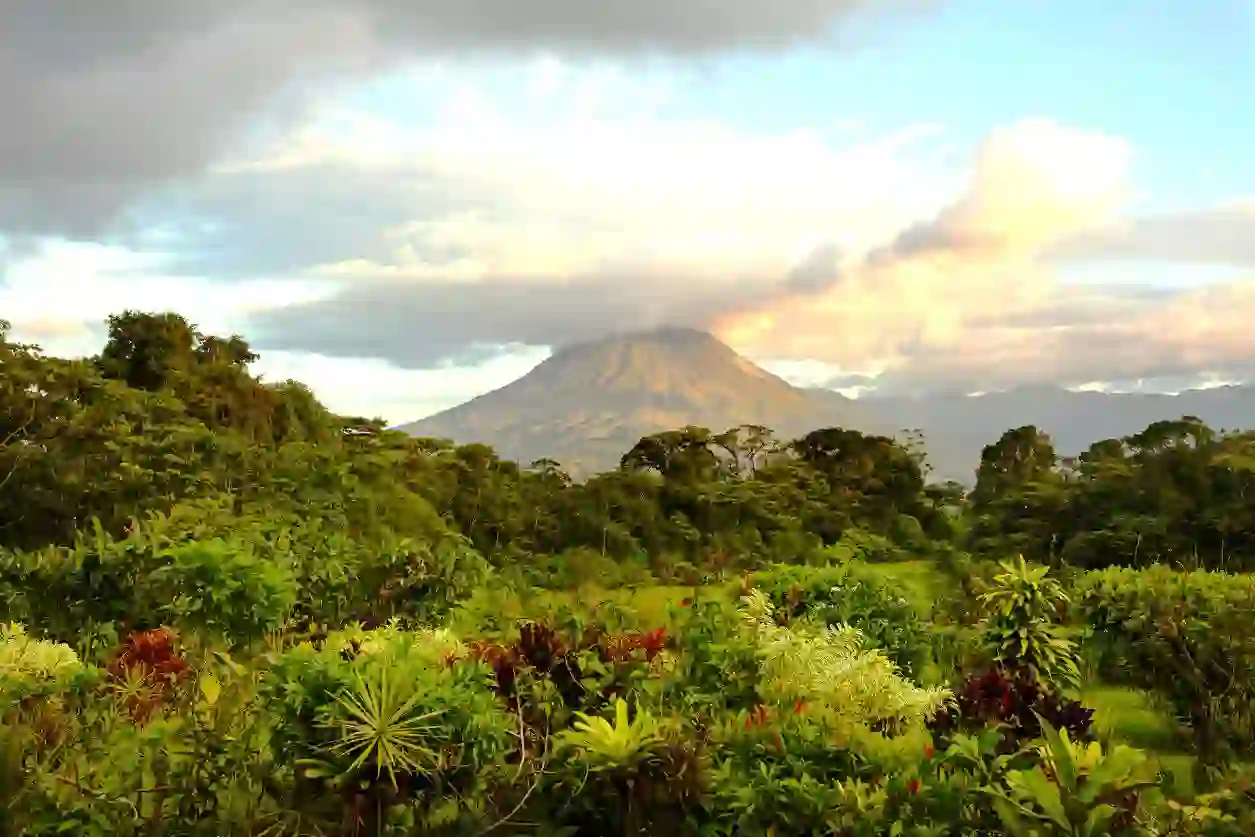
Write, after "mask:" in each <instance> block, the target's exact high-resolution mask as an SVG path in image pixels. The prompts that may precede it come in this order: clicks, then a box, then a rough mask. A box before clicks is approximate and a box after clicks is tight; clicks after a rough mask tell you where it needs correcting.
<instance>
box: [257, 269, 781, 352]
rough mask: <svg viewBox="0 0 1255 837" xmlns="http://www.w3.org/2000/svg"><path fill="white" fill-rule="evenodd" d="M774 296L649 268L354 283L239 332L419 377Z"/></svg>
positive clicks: (743, 283)
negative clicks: (567, 275) (377, 361)
mask: <svg viewBox="0 0 1255 837" xmlns="http://www.w3.org/2000/svg"><path fill="white" fill-rule="evenodd" d="M772 292H773V289H772V288H771V287H770V286H764V283H763V282H762V280H761V277H744V279H743V280H738V279H737V278H735V277H729V278H727V279H726V280H725V281H720V282H719V283H717V284H709V283H701V282H694V281H692V280H688V281H686V280H685V279H684V278H683V277H676V276H666V275H660V274H656V273H651V272H650V271H648V270H640V271H635V272H632V271H624V272H623V273H622V274H619V275H607V274H596V275H589V276H581V277H574V278H571V279H569V280H567V281H550V280H546V281H534V280H528V279H520V278H518V277H509V276H501V277H496V278H490V279H487V280H484V281H477V282H474V283H467V282H465V281H434V280H426V279H425V280H423V281H409V282H402V281H395V282H394V281H388V280H375V281H361V282H354V283H346V284H345V285H344V286H343V290H342V291H341V292H340V293H339V294H337V295H336V296H334V297H331V298H329V299H326V300H321V301H317V302H310V303H302V304H297V305H292V306H288V307H286V308H281V309H275V310H271V311H266V312H263V313H260V314H258V315H256V316H255V317H254V318H253V320H252V322H251V323H250V324H249V327H248V329H247V333H248V334H249V336H250V339H251V340H252V341H253V342H254V343H255V344H256V345H257V346H258V347H261V348H267V347H269V348H275V349H285V350H294V351H309V352H318V353H320V354H324V355H328V356H333V357H335V356H338V357H381V358H386V359H387V360H390V361H392V362H393V363H396V364H397V365H399V366H402V367H405V368H410V369H425V368H431V367H434V366H437V365H440V364H441V363H442V362H446V361H449V360H457V361H463V360H465V359H466V358H467V357H469V356H470V355H468V352H469V353H471V354H474V355H476V356H477V357H478V358H479V359H480V360H482V359H483V357H482V352H483V348H484V347H489V346H504V345H509V344H519V345H530V346H561V345H565V344H568V343H576V342H583V341H589V340H596V339H600V338H602V337H605V336H606V335H607V334H611V333H615V332H626V331H637V330H644V329H651V328H660V327H663V326H681V327H696V328H704V327H707V326H708V325H709V323H710V322H712V321H713V320H715V319H717V318H718V317H719V316H721V315H723V314H726V313H729V312H731V311H736V310H742V309H743V308H745V307H752V306H753V305H754V304H756V303H757V302H759V301H761V299H762V298H763V297H764V296H766V295H767V294H769V293H772Z"/></svg>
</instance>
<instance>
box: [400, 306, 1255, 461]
mask: <svg viewBox="0 0 1255 837" xmlns="http://www.w3.org/2000/svg"><path fill="white" fill-rule="evenodd" d="M1182 415H1194V416H1198V417H1199V418H1200V419H1202V420H1203V421H1205V422H1207V423H1208V424H1210V425H1212V426H1213V427H1216V428H1217V429H1221V428H1223V429H1238V428H1246V427H1255V388H1253V387H1250V386H1244V385H1237V386H1227V387H1216V388H1212V389H1199V390H1187V391H1184V392H1182V393H1180V394H1177V395H1168V394H1154V393H1128V394H1124V393H1120V394H1113V393H1101V392H1090V391H1081V392H1077V391H1071V390H1066V389H1063V388H1061V387H1049V386H1025V387H1021V388H1018V389H1014V390H1008V391H1005V392H996V393H988V394H984V395H978V396H967V395H959V394H932V395H919V396H875V395H871V396H866V397H863V398H860V399H851V398H847V397H846V396H843V395H841V394H840V393H837V392H835V391H833V390H828V389H819V388H804V387H798V386H795V385H793V384H790V383H789V382H788V381H786V380H784V379H783V378H781V377H779V376H778V375H775V374H773V373H771V372H769V371H768V370H766V369H763V368H762V367H760V366H758V365H756V364H754V363H752V362H751V361H749V360H748V359H746V358H745V357H743V356H741V355H740V354H738V353H737V352H736V351H735V350H733V349H732V348H731V347H729V346H727V345H726V344H724V343H722V342H721V341H719V340H718V339H717V338H715V337H714V336H713V335H710V334H708V333H706V332H703V331H700V330H697V329H691V328H675V327H668V328H660V329H653V330H650V331H643V332H629V333H625V334H619V335H613V336H609V337H605V338H601V339H599V340H595V341H590V342H586V343H578V344H572V345H569V346H565V347H562V348H559V349H558V350H557V351H555V352H554V353H553V354H552V355H551V356H550V357H549V358H548V359H546V360H545V361H543V362H542V363H540V364H539V365H537V366H536V367H535V368H534V369H532V370H531V371H530V372H528V373H527V374H526V375H523V376H522V377H520V378H518V379H516V380H514V381H511V382H510V383H508V384H506V385H505V386H503V387H499V388H498V389H495V390H492V391H491V392H486V393H484V394H482V395H478V396H476V397H474V398H472V399H470V400H468V401H466V402H464V403H462V404H459V405H457V406H455V407H452V408H450V409H448V410H444V411H442V412H440V413H436V414H434V415H432V416H428V417H426V418H423V419H419V420H418V421H414V422H409V423H407V424H403V425H399V426H398V428H397V429H399V430H403V431H405V432H407V433H410V434H411V435H415V436H429V437H437V438H448V439H452V440H454V441H455V442H457V443H459V444H466V443H470V442H482V443H484V444H488V445H491V446H492V447H493V448H494V449H496V450H497V452H498V453H499V454H500V455H501V456H503V457H505V458H508V459H514V460H517V461H519V462H521V463H523V464H526V463H529V462H532V461H534V460H537V459H541V458H550V459H554V460H557V461H558V462H560V463H562V465H563V466H564V467H566V468H567V469H568V470H569V471H570V472H571V473H572V474H573V475H577V476H588V475H590V474H592V473H595V472H598V471H603V470H608V469H610V468H613V467H615V466H616V465H617V464H618V461H619V458H620V457H621V456H622V455H623V454H624V453H625V452H627V450H628V449H630V448H631V447H632V445H634V444H635V443H636V442H637V440H639V439H640V438H641V437H642V436H645V435H648V434H650V433H656V432H659V431H662V430H672V429H676V428H679V427H683V426H685V425H698V426H702V427H708V428H710V429H711V430H715V431H721V430H725V429H727V428H730V427H735V426H738V425H741V424H761V425H765V426H767V427H770V428H771V429H772V430H773V431H775V433H776V436H777V438H780V439H789V438H795V437H797V436H801V435H803V434H805V433H807V432H809V431H811V430H814V429H817V428H819V427H831V426H839V427H847V428H850V429H855V430H860V431H863V432H865V433H881V434H884V435H895V434H898V433H900V432H901V431H903V430H906V429H912V430H915V429H918V430H920V431H922V432H923V434H924V437H925V443H926V451H927V453H928V456H929V461H930V464H931V465H932V466H933V470H934V478H936V479H955V480H958V481H960V482H970V481H971V480H972V477H973V474H974V471H975V469H976V466H977V464H978V463H979V459H980V453H981V449H982V448H983V447H984V446H985V445H987V444H990V443H991V442H994V441H995V440H996V439H997V438H998V437H999V436H1000V435H1001V434H1002V433H1003V432H1004V431H1006V430H1008V429H1011V428H1014V427H1020V426H1023V425H1026V424H1032V425H1035V426H1037V427H1038V428H1040V429H1042V430H1044V431H1045V432H1046V433H1048V434H1050V436H1051V438H1052V440H1053V441H1054V443H1055V447H1056V449H1057V450H1058V451H1059V453H1060V454H1061V455H1074V454H1077V453H1080V452H1082V451H1083V450H1085V448H1087V447H1088V446H1089V445H1090V444H1091V443H1093V442H1095V441H1098V440H1101V439H1106V438H1113V437H1119V436H1125V435H1129V434H1132V433H1136V432H1138V431H1140V430H1142V429H1144V428H1145V427H1146V426H1147V425H1148V424H1150V423H1151V422H1153V421H1157V420H1161V419H1175V418H1180V417H1181V416H1182Z"/></svg>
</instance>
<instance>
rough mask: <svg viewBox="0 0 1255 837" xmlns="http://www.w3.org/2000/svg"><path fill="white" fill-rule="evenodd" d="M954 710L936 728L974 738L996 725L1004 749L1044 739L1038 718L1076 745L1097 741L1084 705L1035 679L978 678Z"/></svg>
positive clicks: (994, 675) (962, 693) (989, 675)
mask: <svg viewBox="0 0 1255 837" xmlns="http://www.w3.org/2000/svg"><path fill="white" fill-rule="evenodd" d="M955 703H956V706H954V707H953V708H951V709H948V710H945V711H943V712H941V713H940V714H939V715H938V716H937V717H935V718H934V719H933V721H932V723H931V725H930V726H931V728H932V730H933V731H934V732H936V733H939V734H941V735H945V734H948V733H952V732H955V731H965V732H971V731H975V730H980V729H984V728H986V727H989V726H991V725H1002V726H1003V727H1004V728H1005V730H1006V736H1005V740H1004V744H1005V746H1006V747H1007V748H1011V749H1014V748H1015V747H1017V746H1018V745H1019V744H1021V743H1023V742H1025V741H1029V740H1032V739H1034V738H1037V737H1039V736H1040V735H1041V732H1042V730H1041V722H1040V720H1039V716H1040V717H1041V718H1044V719H1045V720H1046V721H1047V722H1048V723H1049V724H1050V725H1051V726H1053V727H1054V728H1055V729H1059V730H1066V731H1067V733H1068V736H1069V737H1070V738H1071V739H1072V740H1073V741H1088V740H1092V738H1093V729H1092V727H1093V718H1094V711H1093V710H1092V709H1087V708H1086V707H1085V706H1083V705H1082V704H1081V703H1080V701H1076V700H1068V699H1066V698H1062V697H1060V696H1059V695H1058V694H1057V693H1056V692H1054V691H1052V690H1048V689H1045V688H1043V687H1042V685H1041V684H1040V683H1039V682H1038V681H1036V680H1034V679H1033V678H1031V677H1027V676H1024V675H1019V676H1014V675H1010V676H1009V675H1008V674H1007V673H1006V672H1003V671H1000V670H998V669H993V670H990V671H986V672H984V673H982V674H978V675H976V676H974V677H972V678H971V679H970V680H968V681H967V682H966V683H964V684H963V686H962V688H960V689H959V690H958V692H957V694H956V695H955Z"/></svg>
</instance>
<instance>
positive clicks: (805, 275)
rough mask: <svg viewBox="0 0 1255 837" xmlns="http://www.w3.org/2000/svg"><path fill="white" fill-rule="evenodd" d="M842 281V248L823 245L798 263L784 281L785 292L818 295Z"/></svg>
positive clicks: (833, 245)
mask: <svg viewBox="0 0 1255 837" xmlns="http://www.w3.org/2000/svg"><path fill="white" fill-rule="evenodd" d="M840 281H841V248H840V247H838V246H837V245H836V244H823V245H820V246H819V247H816V248H815V249H814V250H813V251H811V253H810V254H809V255H808V256H807V257H806V258H804V259H803V260H802V261H800V262H798V264H797V266H796V267H795V268H793V270H792V271H790V272H789V275H788V276H787V277H786V278H785V280H784V288H785V290H788V291H792V292H794V293H800V294H807V293H818V292H820V291H823V290H827V289H828V288H831V287H832V286H833V285H835V284H837V283H838V282H840Z"/></svg>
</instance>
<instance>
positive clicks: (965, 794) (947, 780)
mask: <svg viewBox="0 0 1255 837" xmlns="http://www.w3.org/2000/svg"><path fill="white" fill-rule="evenodd" d="M5 331H6V330H5V328H4V327H3V325H2V324H0V626H3V627H0V835H9V834H12V835H19V834H20V835H44V834H48V835H51V834H67V833H68V834H82V835H141V834H143V835H207V836H208V835H213V837H227V836H228V835H262V834H267V835H280V834H289V835H298V834H299V835H336V836H337V837H338V836H339V835H385V834H387V835H407V834H432V835H451V836H452V835H456V836H457V837H482V836H483V835H488V834H517V835H522V834H529V835H579V836H581V837H582V835H614V834H623V835H629V834H630V835H637V834H658V835H703V837H716V836H717V835H765V834H766V835H772V834H774V835H796V834H817V835H841V837H845V836H846V835H852V836H854V837H861V836H862V835H868V836H869V837H870V835H920V837H922V836H923V835H956V837H957V835H970V834H988V835H1038V837H1047V835H1095V837H1096V836H1097V835H1107V834H1111V835H1186V834H1199V835H1216V837H1220V836H1221V835H1224V837H1229V835H1233V836H1234V837H1236V835H1241V834H1250V833H1255V794H1253V793H1252V785H1251V779H1252V774H1251V772H1250V771H1249V769H1248V768H1247V767H1245V766H1244V765H1245V762H1246V760H1248V759H1251V758H1252V757H1255V753H1253V752H1252V750H1253V749H1255V732H1253V731H1252V730H1255V714H1253V713H1252V709H1251V707H1252V705H1253V703H1252V701H1255V653H1253V652H1252V646H1251V643H1252V642H1253V641H1255V639H1253V637H1255V623H1253V622H1252V620H1253V619H1255V616H1253V615H1252V614H1255V586H1253V584H1255V582H1252V581H1251V577H1249V576H1246V575H1241V574H1231V573H1233V572H1239V571H1242V570H1246V569H1248V567H1247V562H1248V561H1255V517H1253V516H1252V514H1253V513H1252V512H1251V511H1250V506H1249V504H1248V503H1247V502H1246V486H1247V484H1248V481H1249V480H1251V479H1252V472H1253V471H1255V436H1251V435H1249V434H1242V433H1235V434H1222V433H1218V432H1214V431H1212V430H1210V429H1209V428H1206V427H1205V426H1203V425H1202V424H1201V423H1200V422H1198V421H1196V420H1194V419H1188V418H1187V419H1182V420H1181V421H1179V422H1164V423H1160V424H1156V425H1153V426H1152V427H1151V428H1148V429H1147V430H1146V431H1145V432H1143V433H1140V434H1137V435H1135V436H1132V437H1129V438H1127V439H1122V440H1109V441H1106V442H1100V443H1098V444H1096V445H1094V446H1093V447H1092V448H1091V449H1090V450H1089V451H1088V452H1087V453H1086V454H1084V455H1083V456H1081V457H1080V458H1078V459H1077V460H1076V461H1061V460H1060V459H1059V457H1057V456H1056V455H1055V452H1054V451H1053V449H1052V448H1051V445H1050V443H1049V440H1048V439H1047V438H1045V437H1044V435H1043V434H1041V433H1039V432H1037V431H1036V430H1035V429H1034V428H1032V427H1025V428H1019V429H1015V430H1012V431H1008V433H1007V434H1005V435H1004V436H1003V438H1002V439H1001V440H998V441H996V442H994V443H993V444H991V445H990V446H989V447H988V448H987V449H986V451H985V454H984V456H983V458H982V461H981V463H980V467H979V469H978V470H977V473H976V484H975V486H974V488H973V490H972V491H971V492H970V494H969V493H967V492H965V491H964V490H963V488H962V487H961V486H956V485H954V484H946V485H935V484H931V483H930V482H929V481H928V467H927V463H926V461H925V459H924V457H923V456H922V455H921V454H920V453H919V450H918V448H917V447H916V446H915V445H913V444H909V443H907V442H900V441H897V440H894V439H890V438H887V437H880V436H869V435H866V434H862V433H859V432H856V431H852V430H848V429H841V428H820V429H817V430H815V431H814V432H812V433H809V434H808V435H806V436H804V437H803V438H801V439H796V440H775V439H774V438H773V437H772V434H771V431H770V430H769V429H767V428H764V427H758V426H745V427H739V428H734V429H731V430H728V431H726V432H715V431H711V430H709V429H705V428H699V427H687V428H681V429H677V430H674V431H668V432H663V433H658V434H654V435H650V436H647V437H645V438H643V439H641V440H640V441H639V442H638V443H637V444H636V445H635V446H634V447H633V448H632V449H631V450H629V451H627V452H626V453H625V454H624V456H623V459H622V462H621V466H620V468H618V469H617V470H615V471H613V472H610V473H606V474H601V475H598V476H595V477H592V478H590V479H588V480H586V481H583V482H576V481H573V480H572V479H570V477H569V476H567V475H566V474H565V473H564V472H563V471H562V469H561V466H560V464H559V463H556V462H552V461H548V460H542V461H539V462H535V463H531V464H530V465H527V466H520V465H519V464H517V463H513V462H509V461H504V460H502V459H500V458H499V457H498V456H497V455H496V454H495V453H494V451H493V450H491V449H490V448H488V447H486V446H484V445H476V444H472V445H455V444H453V443H451V442H448V441H442V440H433V439H414V438H410V437H407V436H405V435H404V434H400V433H397V432H392V431H389V430H387V429H385V428H384V426H383V424H382V422H380V421H376V420H367V419H362V418H350V417H342V416H336V415H334V414H332V413H330V412H329V411H327V410H326V409H325V408H323V407H322V405H320V404H319V403H318V402H317V400H316V399H315V398H314V397H313V395H312V394H311V393H310V392H309V391H308V390H307V389H306V388H304V387H302V386H301V385H299V384H296V383H293V382H284V383H280V384H270V383H266V382H263V381H260V380H259V379H257V378H256V377H255V376H253V375H252V374H251V373H250V372H249V370H248V364H249V363H250V362H251V361H252V360H254V359H255V356H254V355H253V353H252V351H251V349H250V347H249V346H248V344H247V343H246V342H245V341H244V340H243V339H241V338H239V337H238V336H233V337H231V338H229V339H221V338H215V337H211V336H206V335H202V334H200V333H198V332H197V330H196V329H195V328H194V327H192V326H191V325H189V324H188V323H187V322H186V321H185V320H183V319H182V318H179V317H177V316H174V315H156V316H154V315H148V314H141V313H135V312H127V313H125V314H123V315H120V316H117V317H114V318H111V320H110V322H109V338H108V342H107V344H106V346H105V347H104V349H103V350H102V352H101V354H100V355H99V356H97V357H93V358H86V359H80V360H64V359H58V358H50V357H46V356H44V355H43V354H42V352H40V351H39V350H38V349H37V348H36V347H32V346H22V345H16V344H13V343H11V342H8V341H7V340H6V338H5V336H4V335H5ZM1253 485H1255V484H1253ZM1021 556H1022V557H1021ZM1025 559H1027V560H1025ZM1169 564H1172V565H1175V566H1167V565H1169ZM1182 565H1184V566H1182ZM1224 570H1228V571H1229V572H1225V571H1224ZM668 585H670V586H668ZM1087 685H1088V686H1094V685H1100V686H1103V687H1104V688H1116V687H1124V688H1136V689H1138V690H1142V691H1144V692H1145V693H1146V694H1149V695H1150V696H1152V698H1153V699H1154V701H1156V703H1155V706H1156V707H1162V708H1163V709H1164V710H1165V711H1167V712H1170V713H1171V716H1172V717H1171V719H1170V723H1172V724H1173V725H1174V726H1179V727H1180V732H1179V735H1175V736H1174V737H1175V738H1176V739H1178V740H1179V742H1180V745H1179V747H1180V749H1181V750H1183V751H1184V753H1185V754H1186V755H1188V756H1191V757H1194V761H1193V764H1194V766H1195V769H1193V770H1191V769H1190V764H1189V763H1188V762H1187V763H1186V764H1185V765H1184V767H1183V766H1182V765H1181V764H1180V763H1174V762H1172V761H1171V758H1170V757H1171V756H1173V755H1174V754H1171V753H1166V752H1165V753H1160V752H1151V751H1146V750H1143V749H1138V748H1136V747H1134V746H1131V742H1130V741H1127V740H1123V739H1122V738H1120V737H1119V736H1115V737H1113V735H1114V733H1107V732H1103V731H1102V729H1100V725H1099V724H1097V723H1095V715H1094V712H1093V711H1092V709H1093V707H1090V706H1086V705H1085V703H1084V702H1083V701H1082V697H1083V696H1084V694H1085V692H1084V689H1085V687H1086V686H1087Z"/></svg>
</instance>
